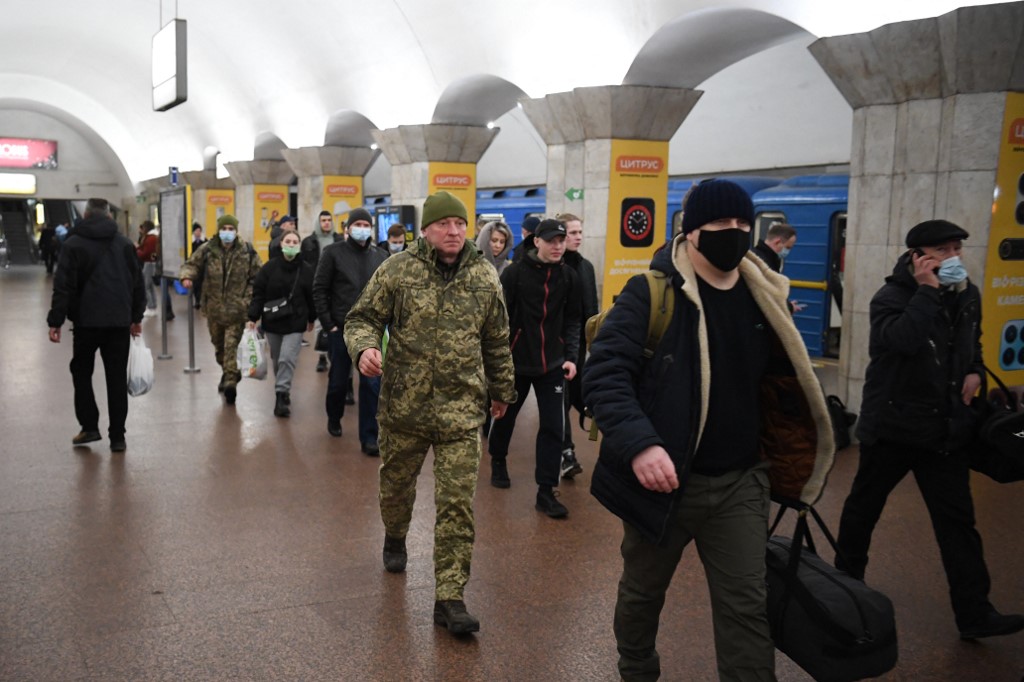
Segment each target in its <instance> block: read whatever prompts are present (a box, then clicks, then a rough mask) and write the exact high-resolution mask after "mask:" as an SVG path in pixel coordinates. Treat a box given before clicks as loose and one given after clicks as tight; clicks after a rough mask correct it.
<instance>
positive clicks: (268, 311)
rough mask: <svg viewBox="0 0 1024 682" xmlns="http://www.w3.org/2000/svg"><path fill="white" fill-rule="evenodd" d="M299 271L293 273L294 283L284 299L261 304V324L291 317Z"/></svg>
mask: <svg viewBox="0 0 1024 682" xmlns="http://www.w3.org/2000/svg"><path fill="white" fill-rule="evenodd" d="M300 273H301V270H298V271H296V272H295V281H294V282H292V290H291V291H289V292H288V295H287V296H285V297H284V298H275V299H274V300H273V301H267V302H266V303H264V304H263V322H264V324H266V323H267V322H282V321H284V320H287V319H288V318H289V317H291V316H292V312H293V311H294V310H295V307H294V306H293V305H292V298H293V297H294V296H295V287H296V286H297V285H298V283H299V274H300Z"/></svg>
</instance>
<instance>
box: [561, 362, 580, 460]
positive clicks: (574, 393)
mask: <svg viewBox="0 0 1024 682" xmlns="http://www.w3.org/2000/svg"><path fill="white" fill-rule="evenodd" d="M573 407H575V408H576V409H577V410H578V411H579V413H580V414H583V367H582V365H580V366H578V367H577V368H576V376H574V377H573V379H572V381H566V382H565V421H564V426H565V429H564V433H563V435H562V449H563V450H575V449H576V444H575V443H573V442H572V423H573V420H572V415H570V414H569V412H570V410H571V409H572V408H573Z"/></svg>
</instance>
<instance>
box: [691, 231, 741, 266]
mask: <svg viewBox="0 0 1024 682" xmlns="http://www.w3.org/2000/svg"><path fill="white" fill-rule="evenodd" d="M749 249H750V233H749V232H744V231H743V230H738V229H735V228H730V229H727V230H715V231H711V230H701V233H700V240H699V242H698V245H697V250H698V251H700V252H701V255H703V256H704V257H705V258H707V260H708V262H709V263H711V265H713V266H715V267H716V268H717V269H719V270H721V271H722V272H730V271H732V270H735V269H736V266H738V265H739V264H740V261H741V260H743V255H744V254H745V253H746V252H747V251H748V250H749Z"/></svg>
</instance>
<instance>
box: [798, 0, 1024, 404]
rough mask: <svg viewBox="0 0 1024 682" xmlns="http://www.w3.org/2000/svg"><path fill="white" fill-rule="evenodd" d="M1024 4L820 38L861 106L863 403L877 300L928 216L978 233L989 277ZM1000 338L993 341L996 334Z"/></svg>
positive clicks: (855, 147)
mask: <svg viewBox="0 0 1024 682" xmlns="http://www.w3.org/2000/svg"><path fill="white" fill-rule="evenodd" d="M1022 36H1024V3H1022V2H1015V3H1008V4H1002V5H987V6H978V7H967V8H961V9H958V10H955V11H953V12H950V13H948V14H945V15H943V16H941V17H935V18H930V19H920V20H915V21H907V22H900V23H895V24H889V25H886V26H882V27H880V28H877V29H875V30H873V31H870V32H868V33H859V34H854V35H843V36H834V37H830V38H822V39H820V40H818V41H816V42H814V43H813V44H812V45H810V47H809V49H810V51H811V53H812V54H813V55H814V57H815V58H816V59H817V60H818V63H819V64H820V65H821V67H822V68H823V69H824V70H825V72H826V73H827V74H828V76H829V77H830V78H831V79H832V81H833V83H835V85H836V87H837V88H838V89H839V91H840V92H841V93H842V94H843V96H844V97H845V98H846V100H847V101H848V102H849V103H850V106H851V107H853V109H854V114H853V125H854V130H853V143H852V150H851V155H850V156H851V158H850V201H849V215H848V221H847V233H846V273H845V286H844V290H845V292H846V293H845V296H844V299H843V336H842V341H841V345H840V360H839V364H840V368H839V394H840V397H842V398H844V399H845V400H846V402H847V404H848V405H850V406H851V408H852V409H853V410H855V411H857V410H858V408H859V405H860V402H861V396H862V393H863V386H864V371H865V369H866V367H867V363H868V334H869V330H870V324H869V304H870V301H871V298H872V296H873V295H874V293H875V292H876V291H877V290H878V289H879V287H881V285H882V284H883V280H884V278H885V276H886V275H888V274H889V273H890V272H891V270H892V267H893V265H894V264H895V261H896V259H897V257H898V256H899V254H900V253H901V252H902V251H904V250H905V247H904V238H905V236H906V233H907V232H908V231H909V229H910V228H911V227H913V226H914V225H915V224H917V223H918V222H920V221H923V220H928V219H932V218H943V219H946V220H950V221H952V222H955V223H957V224H959V225H961V226H963V227H964V228H965V229H966V230H967V231H968V232H970V234H971V236H970V239H969V240H967V241H966V242H964V247H965V248H964V262H965V264H966V266H967V269H968V271H969V273H970V276H971V278H972V280H973V281H974V282H975V283H976V284H978V285H979V286H981V285H982V283H983V281H984V279H985V268H986V253H987V248H988V241H989V228H990V224H991V220H992V207H993V190H994V188H995V186H996V169H997V166H998V164H999V150H1000V138H1001V130H1002V125H1003V116H1004V110H1005V107H1006V101H1007V93H1008V92H1009V91H1014V90H1016V91H1020V90H1022V89H1024V52H1022V45H1021V43H1022ZM989 341H990V342H994V340H989Z"/></svg>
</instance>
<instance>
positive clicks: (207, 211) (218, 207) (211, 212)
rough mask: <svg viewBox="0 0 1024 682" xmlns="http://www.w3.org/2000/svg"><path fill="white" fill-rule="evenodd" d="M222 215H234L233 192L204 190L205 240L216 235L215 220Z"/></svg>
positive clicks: (228, 190) (231, 190)
mask: <svg viewBox="0 0 1024 682" xmlns="http://www.w3.org/2000/svg"><path fill="white" fill-rule="evenodd" d="M222 215H235V190H233V189H208V190H206V206H204V207H203V231H204V232H205V233H206V238H207V239H209V238H210V237H213V236H214V235H216V234H217V218H220V217H221V216H222ZM235 217H236V218H237V217H238V216H235Z"/></svg>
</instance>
